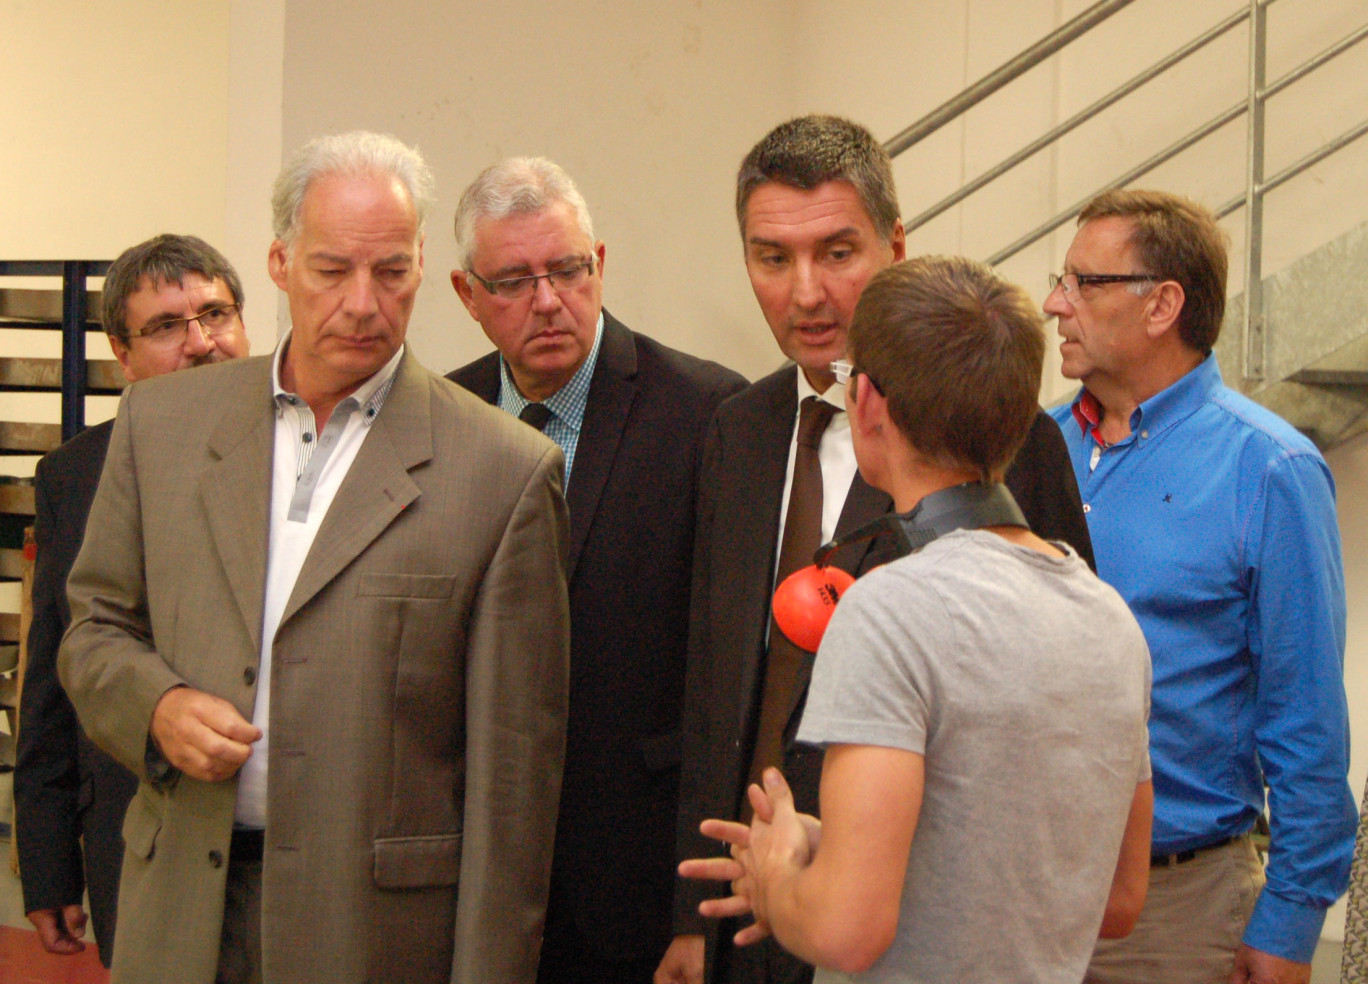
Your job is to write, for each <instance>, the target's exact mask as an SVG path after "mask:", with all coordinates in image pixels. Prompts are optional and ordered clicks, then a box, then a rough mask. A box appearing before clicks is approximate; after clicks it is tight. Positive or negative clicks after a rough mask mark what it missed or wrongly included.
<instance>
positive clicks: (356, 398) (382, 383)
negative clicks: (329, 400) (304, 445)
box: [271, 331, 408, 427]
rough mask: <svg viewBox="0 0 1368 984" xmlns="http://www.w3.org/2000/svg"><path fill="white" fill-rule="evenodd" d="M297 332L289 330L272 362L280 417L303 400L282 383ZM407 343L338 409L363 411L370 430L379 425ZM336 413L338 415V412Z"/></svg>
mask: <svg viewBox="0 0 1368 984" xmlns="http://www.w3.org/2000/svg"><path fill="white" fill-rule="evenodd" d="M291 335H293V331H287V332H286V333H285V336H284V337H283V338H282V339H281V340H280V344H279V345H277V346H276V350H275V356H274V357H273V358H272V360H271V387H272V390H273V393H272V396H273V397H274V399H275V406H276V415H277V416H279V415H280V414H281V413H282V412H283V409H284V408H283V407H282V404H283V403H289V404H292V405H298V404H299V403H302V402H303V400H302V398H301V397H300V396H298V395H297V394H295V393H291V392H289V391H288V390H286V389H285V387H284V386H282V385H281V384H280V366H281V363H282V362H284V360H285V352H286V351H287V350H288V349H289V347H290V337H291ZM407 347H408V346H407V343H405V344H403V345H400V346H399V350H398V351H397V352H395V353H394V355H393V356H392V357H391V358H390V360H389V361H388V362H386V363H385V364H384V365H383V366H381V367H380V368H379V369H378V370H376V371H375V373H374V374H372V375H371V377H370V378H369V379H367V380H366V381H365V382H364V383H362V384H361V385H360V386H358V387H357V388H356V389H355V390H353V391H352V394H351V395H350V396H348V397H347V398H346V399H345V400H342V401H341V402H340V403H339V404H338V405H337V409H344V408H345V411H346V412H347V413H350V412H351V411H352V410H355V409H360V410H362V411H363V414H364V416H363V419H362V423H363V424H364V425H365V426H366V427H369V426H370V425H371V424H372V423H374V422H375V418H376V417H378V416H379V415H380V408H381V407H382V406H384V403H385V397H387V396H389V391H390V389H391V388H392V387H393V386H394V375H395V373H396V372H397V371H398V369H399V363H400V361H402V360H403V358H404V350H405V349H406V348H407ZM333 412H334V413H336V412H337V410H336V409H335V410H334V411H333Z"/></svg>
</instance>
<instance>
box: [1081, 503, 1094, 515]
mask: <svg viewBox="0 0 1368 984" xmlns="http://www.w3.org/2000/svg"><path fill="white" fill-rule="evenodd" d="M1083 511H1084V512H1085V513H1090V512H1092V506H1090V505H1088V504H1087V503H1086V502H1085V503H1083Z"/></svg>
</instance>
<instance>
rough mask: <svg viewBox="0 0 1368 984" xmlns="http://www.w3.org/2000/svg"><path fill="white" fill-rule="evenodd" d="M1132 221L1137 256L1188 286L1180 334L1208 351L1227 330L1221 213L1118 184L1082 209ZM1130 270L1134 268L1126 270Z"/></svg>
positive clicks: (1086, 216) (1086, 217)
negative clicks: (1223, 326) (1224, 322)
mask: <svg viewBox="0 0 1368 984" xmlns="http://www.w3.org/2000/svg"><path fill="white" fill-rule="evenodd" d="M1109 218H1120V219H1128V220H1130V224H1131V233H1130V244H1131V248H1132V249H1134V250H1135V255H1136V258H1137V259H1138V260H1139V261H1140V263H1141V265H1143V266H1144V267H1145V269H1144V270H1143V271H1140V272H1143V273H1152V274H1154V275H1155V276H1156V277H1162V278H1163V279H1165V280H1175V281H1177V282H1178V284H1179V285H1180V286H1181V287H1182V288H1183V294H1184V300H1183V309H1182V311H1180V312H1179V314H1178V337H1179V338H1181V339H1182V340H1183V343H1184V344H1185V345H1187V346H1188V347H1189V348H1192V349H1195V350H1196V351H1198V352H1201V353H1202V354H1203V355H1206V354H1207V353H1208V352H1210V351H1211V348H1212V346H1213V345H1215V344H1216V339H1217V337H1218V336H1219V335H1220V334H1221V321H1222V319H1224V317H1225V302H1226V267H1227V265H1228V261H1227V259H1226V243H1227V242H1228V237H1227V236H1226V234H1225V233H1224V232H1223V231H1222V230H1221V227H1220V226H1218V225H1217V224H1216V216H1214V215H1213V214H1212V213H1211V212H1210V210H1208V209H1206V208H1204V207H1202V206H1201V205H1198V204H1197V203H1196V202H1194V201H1192V200H1190V199H1187V198H1182V197H1180V196H1178V195H1170V194H1169V193H1168V192H1164V191H1132V190H1129V189H1125V188H1118V189H1116V190H1114V191H1106V192H1103V193H1102V194H1100V195H1098V196H1097V197H1096V198H1094V199H1093V200H1092V201H1090V202H1089V203H1088V204H1087V207H1085V208H1084V209H1083V211H1082V212H1080V213H1079V216H1078V224H1079V225H1080V226H1081V225H1083V223H1085V222H1091V221H1092V220H1093V219H1109ZM1122 272H1130V271H1122Z"/></svg>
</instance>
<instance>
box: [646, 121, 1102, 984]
mask: <svg viewBox="0 0 1368 984" xmlns="http://www.w3.org/2000/svg"><path fill="white" fill-rule="evenodd" d="M736 208H737V219H738V221H739V222H740V226H741V235H742V240H743V245H744V248H745V257H746V270H747V273H748V274H749V276H750V280H751V287H752V288H753V289H754V291H755V296H756V300H757V301H759V303H760V308H761V310H762V311H763V313H764V315H765V320H766V321H767V322H768V323H769V326H770V329H771V330H772V331H773V332H774V337H775V340H776V341H777V342H778V344H779V348H780V349H781V350H782V351H783V353H784V355H786V356H787V357H788V358H789V359H790V360H792V361H793V362H794V363H796V364H797V365H796V367H795V366H785V367H784V368H782V369H780V370H779V371H778V372H775V373H773V374H772V375H770V376H767V377H766V378H764V379H762V380H760V381H759V382H757V383H755V384H753V385H752V386H751V387H750V388H749V389H747V390H746V391H745V392H743V393H741V394H739V395H738V396H736V397H734V398H733V399H731V400H728V401H727V402H726V403H725V404H723V405H722V407H720V408H719V409H718V412H717V414H716V416H715V417H714V419H713V423H712V426H711V428H710V431H709V435H708V441H707V450H706V452H705V462H704V469H703V474H702V477H701V479H700V482H699V484H700V488H701V489H702V497H701V499H700V502H699V507H698V511H699V524H698V540H697V543H696V547H695V550H696V553H697V560H696V567H695V580H694V587H693V599H694V600H693V612H692V617H691V620H690V638H689V678H688V684H687V692H686V697H685V708H684V728H683V735H684V745H683V765H682V772H681V786H680V812H679V857H680V858H692V857H704V856H706V855H710V854H713V853H715V851H716V844H715V843H714V842H712V841H709V840H708V839H707V838H704V837H703V836H702V835H701V834H700V833H699V831H698V825H699V823H700V822H701V821H702V820H704V819H705V818H708V817H721V818H726V819H736V818H737V817H738V815H739V814H740V812H741V809H742V802H743V799H744V796H745V787H746V785H747V780H748V779H751V778H755V777H758V776H759V774H760V771H761V770H762V769H763V768H765V767H767V766H771V765H773V766H780V767H782V769H783V772H784V775H785V776H787V777H788V778H789V781H790V784H791V785H792V787H793V791H794V797H795V800H796V802H797V804H798V809H799V810H801V811H803V812H806V813H811V814H814V815H815V814H816V813H817V785H818V779H819V777H820V775H821V765H822V755H821V752H820V751H819V750H818V749H816V748H814V747H811V746H805V745H800V744H797V743H796V742H795V741H794V735H795V734H796V732H797V726H798V721H799V719H800V718H801V716H802V708H803V703H804V700H805V697H806V693H807V679H808V674H809V673H810V671H811V654H807V653H802V652H800V651H796V649H795V648H794V647H792V646H791V644H788V643H786V642H785V641H784V640H782V639H780V640H778V641H777V642H776V637H778V636H779V632H778V630H777V629H775V628H773V627H772V622H771V616H770V599H771V597H772V594H773V590H774V585H775V582H776V580H777V579H778V575H782V574H784V573H786V571H787V569H788V568H789V567H790V566H791V565H792V563H793V562H792V561H791V558H792V557H797V558H798V561H797V562H796V563H797V565H799V566H801V565H802V564H806V563H809V562H810V559H811V555H812V551H813V549H814V548H815V547H816V546H817V545H818V544H819V543H820V542H823V541H826V540H830V539H831V538H833V537H841V536H843V535H845V534H848V533H850V532H851V531H853V530H855V529H858V528H859V527H860V526H862V525H864V524H865V523H867V522H869V521H870V520H873V519H875V518H877V517H878V516H880V515H883V514H884V513H886V512H888V511H889V510H890V509H891V508H892V502H891V500H890V499H889V497H888V496H887V495H885V494H884V493H882V492H879V491H877V490H875V489H873V488H871V487H870V486H868V485H867V484H865V482H864V481H863V480H862V479H860V478H859V476H858V474H857V472H856V465H855V456H854V449H853V446H852V442H851V437H850V425H849V422H848V421H847V420H846V419H845V414H844V412H843V411H844V393H843V388H842V387H841V386H840V385H838V384H837V383H836V381H835V375H834V373H833V372H832V370H831V368H830V366H831V363H832V362H834V361H837V360H840V359H844V358H845V355H846V332H847V329H848V328H849V325H850V321H851V317H852V315H853V314H854V309H855V303H856V301H858V300H859V297H860V293H861V292H862V291H863V290H864V286H865V284H866V283H868V282H869V280H870V279H871V278H872V277H873V276H874V274H876V273H878V272H879V271H880V270H882V269H884V268H886V267H888V266H890V265H891V264H893V263H895V262H898V261H900V260H902V259H903V257H904V253H905V243H904V237H903V229H902V222H901V220H900V219H899V217H898V215H899V210H898V200H897V193H896V191H895V189H894V185H893V174H892V166H891V162H890V161H889V158H888V155H887V153H886V152H885V151H884V150H883V148H882V147H880V146H879V144H878V143H877V142H876V141H875V140H874V138H873V136H872V135H871V134H870V133H869V132H868V131H867V130H865V129H864V128H863V127H861V126H858V125H857V124H854V123H851V122H850V121H848V120H843V119H838V118H835V117H829V116H808V117H802V118H799V119H796V120H791V121H789V122H788V123H785V124H782V125H781V126H779V127H777V128H776V129H775V130H773V131H772V132H771V133H770V134H769V135H767V136H766V137H765V138H764V139H763V140H761V141H760V143H759V144H757V145H756V146H755V148H754V149H752V150H751V152H750V154H749V155H747V157H746V159H745V160H744V161H743V162H742V164H741V169H740V173H739V174H738V176H737V193H736ZM800 404H803V405H804V406H803V409H802V412H801V413H800ZM809 421H815V423H814V424H812V425H811V428H812V429H810V424H809ZM1006 481H1007V484H1008V486H1009V487H1010V488H1011V490H1012V493H1013V495H1014V496H1015V497H1016V499H1017V501H1018V502H1019V504H1020V505H1021V508H1022V511H1023V512H1024V513H1025V515H1026V518H1027V519H1028V520H1029V521H1030V524H1031V527H1032V529H1033V530H1034V531H1035V532H1036V533H1037V534H1038V535H1039V536H1041V537H1042V538H1044V539H1053V540H1065V541H1067V542H1068V543H1069V544H1071V545H1072V546H1073V547H1074V548H1075V549H1076V550H1077V551H1078V552H1079V553H1080V554H1081V555H1082V556H1083V557H1084V558H1085V559H1086V560H1087V561H1088V562H1089V563H1090V564H1091V563H1092V550H1091V545H1090V542H1089V540H1088V533H1087V527H1086V525H1085V523H1084V519H1083V512H1082V504H1081V502H1080V500H1079V495H1078V487H1077V485H1076V483H1075V480H1074V477H1073V472H1072V469H1071V468H1070V466H1069V461H1068V457H1067V454H1066V452H1065V447H1064V441H1063V438H1062V436H1061V435H1060V433H1059V428H1058V427H1057V426H1055V425H1054V422H1053V421H1052V420H1050V419H1049V417H1048V416H1046V415H1045V414H1044V413H1043V412H1041V413H1040V414H1039V415H1038V416H1037V418H1036V420H1035V423H1034V425H1033V426H1032V429H1031V432H1030V436H1029V437H1028V438H1027V441H1026V445H1025V446H1024V447H1023V448H1022V450H1021V453H1020V454H1019V455H1018V457H1017V460H1016V463H1015V464H1014V465H1013V467H1012V468H1011V470H1010V471H1009V472H1008V474H1007V479H1006ZM814 483H815V495H814V494H813V485H814ZM794 489H799V490H800V492H801V493H802V494H797V495H796V494H794ZM824 491H825V494H823V493H824ZM814 499H815V501H813V500H814ZM804 503H807V505H806V507H805V506H804ZM800 525H801V526H802V527H803V528H804V533H803V536H805V537H806V538H807V542H801V543H794V544H792V546H791V543H790V540H794V541H797V540H799V539H801V537H800V536H798V535H796V531H797V529H798V527H799V526H800ZM788 529H793V530H795V535H794V536H793V537H788V536H786V530H788ZM776 531H777V532H776ZM886 559H888V558H887V556H886V554H885V553H884V552H883V551H881V549H880V548H879V545H878V544H872V543H870V542H863V543H858V544H854V545H852V546H851V547H848V548H846V549H844V550H841V551H840V552H839V553H838V554H837V555H836V556H835V558H834V560H835V562H836V563H837V564H838V565H839V566H841V567H844V568H846V569H847V570H849V571H850V572H851V573H853V574H856V575H858V574H860V573H863V572H864V571H865V570H868V569H869V568H870V567H872V566H874V565H875V564H877V563H879V562H880V561H882V560H886ZM785 647H787V649H786V648H785ZM781 650H782V651H783V652H782V655H781V656H776V653H780V652H781ZM714 894H716V891H715V890H714V889H712V888H710V887H708V886H707V885H705V884H703V883H682V884H680V886H679V887H678V889H677V892H676V900H675V932H676V937H675V939H674V941H673V942H672V943H671V945H670V948H669V950H668V951H667V953H666V956H665V959H664V960H663V961H662V963H661V966H660V968H659V971H658V972H657V975H656V982H657V984H676V982H677V984H698V982H699V981H701V980H702V979H703V978H704V975H705V968H706V976H707V978H708V980H710V981H714V982H721V981H728V982H730V981H746V982H763V984H779V982H786V984H787V982H805V981H810V980H811V977H812V968H811V967H809V966H807V965H805V964H803V963H801V962H800V961H798V960H797V959H796V958H793V957H791V956H789V955H788V954H787V953H785V952H784V951H783V950H781V949H780V948H779V947H778V946H777V945H776V944H775V943H774V942H773V940H772V939H767V940H765V941H763V942H762V943H760V944H758V945H756V946H752V947H744V948H737V947H735V946H733V945H732V942H731V936H732V934H733V933H734V932H735V931H736V929H737V926H736V925H735V924H734V923H733V922H731V921H724V922H723V923H722V924H721V926H720V927H716V926H714V927H709V926H707V925H706V923H705V921H704V920H703V918H702V917H701V916H700V915H699V914H698V903H699V902H700V901H701V900H702V899H704V898H707V897H709V896H711V895H714ZM710 934H711V935H710Z"/></svg>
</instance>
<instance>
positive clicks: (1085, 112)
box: [885, 10, 1249, 232]
mask: <svg viewBox="0 0 1368 984" xmlns="http://www.w3.org/2000/svg"><path fill="white" fill-rule="evenodd" d="M1248 19H1249V11H1248V10H1239V11H1236V12H1235V13H1233V14H1231V15H1230V16H1229V17H1227V18H1226V19H1225V20H1223V21H1221V23H1219V24H1217V25H1216V26H1215V27H1213V28H1211V29H1210V30H1208V31H1207V32H1206V33H1205V34H1203V35H1201V36H1200V37H1198V38H1195V39H1193V40H1192V41H1190V42H1189V43H1188V44H1186V45H1184V46H1183V47H1181V48H1179V49H1178V50H1177V51H1175V52H1174V53H1173V54H1171V55H1169V56H1168V57H1167V58H1165V59H1163V60H1162V61H1158V62H1155V63H1154V64H1153V65H1151V66H1150V67H1149V68H1147V69H1146V70H1145V71H1143V72H1141V73H1140V74H1139V75H1136V76H1134V77H1132V78H1131V79H1129V80H1128V81H1126V82H1124V83H1122V84H1121V85H1119V86H1117V87H1116V88H1115V89H1113V90H1112V91H1111V92H1109V93H1107V94H1106V95H1105V96H1103V97H1102V98H1101V99H1099V100H1097V101H1096V102H1095V103H1093V104H1092V105H1090V106H1087V107H1086V108H1084V109H1081V110H1079V111H1078V112H1077V113H1075V114H1074V115H1073V116H1071V117H1069V118H1068V119H1067V120H1065V121H1064V122H1063V123H1060V124H1059V125H1058V126H1056V127H1055V128H1054V129H1052V130H1050V131H1048V132H1047V133H1045V134H1043V135H1042V136H1040V137H1038V138H1037V139H1036V140H1033V141H1032V142H1031V143H1029V144H1027V145H1026V146H1025V147H1023V148H1022V149H1021V150H1019V151H1017V152H1016V153H1015V154H1013V155H1012V156H1010V157H1008V158H1006V159H1005V160H1003V161H1002V162H1001V163H999V164H997V165H996V166H994V167H993V168H991V169H989V170H987V171H985V172H983V174H980V175H979V176H978V177H977V178H974V179H973V180H972V181H970V182H969V183H968V184H966V185H964V187H962V188H960V189H959V190H958V191H956V192H955V193H954V194H951V195H947V196H946V197H945V198H942V199H941V200H940V201H938V202H937V203H936V204H934V205H932V206H931V207H930V208H928V209H926V211H924V212H922V213H921V214H920V215H918V216H917V217H916V218H914V219H912V220H911V221H910V222H906V223H904V224H903V228H904V229H905V230H906V231H907V232H911V231H913V230H914V229H919V228H921V227H922V226H924V225H926V223H928V222H930V221H931V220H932V219H934V218H935V217H936V216H938V215H940V214H941V213H942V212H944V211H947V210H948V209H951V208H954V207H955V206H956V205H958V204H959V203H960V202H962V201H964V200H965V199H966V198H968V197H969V196H970V195H972V194H973V193H974V192H976V191H978V190H979V189H980V188H982V187H984V186H985V185H987V184H989V183H991V182H993V181H996V180H997V179H998V178H1000V177H1002V175H1004V174H1006V173H1007V172H1008V171H1010V170H1011V169H1012V168H1014V167H1016V166H1017V165H1018V164H1020V163H1021V162H1022V161H1025V160H1027V159H1028V158H1030V157H1032V156H1034V155H1035V154H1037V153H1039V152H1040V151H1042V150H1044V149H1045V148H1046V147H1048V146H1050V145H1051V144H1052V143H1054V142H1055V141H1057V140H1058V139H1059V138H1060V137H1062V136H1064V135H1065V134H1066V133H1069V132H1070V131H1072V130H1075V129H1077V128H1078V127H1079V126H1081V125H1082V124H1084V123H1086V122H1087V121H1088V120H1090V119H1092V118H1093V117H1094V116H1096V115H1098V114H1099V113H1101V112H1102V111H1103V110H1104V109H1107V108H1108V107H1110V106H1111V105H1113V104H1114V103H1116V102H1119V101H1120V100H1121V99H1123V98H1125V97H1126V96H1128V95H1130V94H1131V93H1132V92H1134V91H1135V90H1136V89H1139V88H1140V87H1141V86H1143V85H1144V84H1145V83H1147V82H1149V81H1150V80H1152V79H1154V78H1156V77H1158V76H1159V75H1162V74H1163V73H1164V72H1166V71H1168V70H1169V69H1170V68H1172V67H1173V66H1174V65H1177V64H1178V63H1179V62H1181V61H1183V60H1184V59H1186V58H1188V57H1189V56H1190V55H1193V54H1196V53H1197V52H1198V51H1200V50H1202V49H1203V48H1205V47H1206V46H1207V45H1208V44H1210V43H1211V42H1212V41H1215V40H1216V39H1217V38H1219V37H1221V36H1222V35H1224V34H1226V33H1227V32H1228V31H1230V30H1231V29H1233V28H1235V27H1238V26H1239V25H1240V24H1243V23H1244V22H1245V21H1246V20H1248ZM885 146H886V145H885ZM904 149H905V148H904ZM890 153H892V152H891V151H890Z"/></svg>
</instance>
